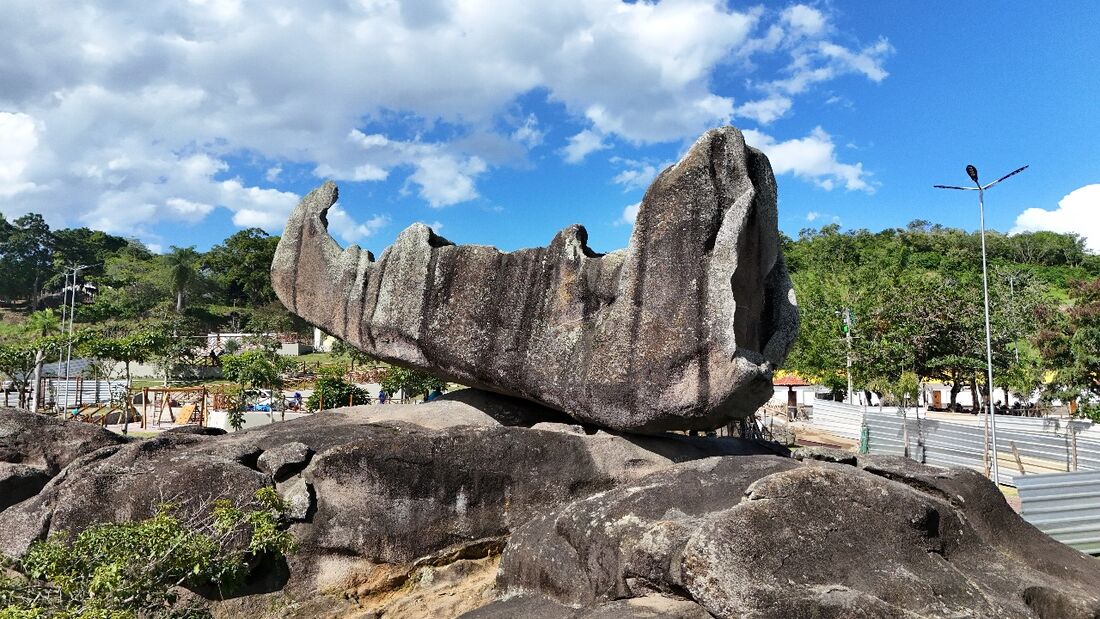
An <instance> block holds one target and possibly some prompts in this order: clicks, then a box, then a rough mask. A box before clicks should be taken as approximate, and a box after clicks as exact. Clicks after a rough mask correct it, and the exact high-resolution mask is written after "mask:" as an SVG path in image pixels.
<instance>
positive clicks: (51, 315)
mask: <svg viewBox="0 0 1100 619" xmlns="http://www.w3.org/2000/svg"><path fill="white" fill-rule="evenodd" d="M24 329H26V331H27V333H28V334H29V335H30V336H31V337H33V338H34V340H35V351H34V382H33V383H32V385H34V387H33V391H31V412H35V411H37V410H38V405H39V403H40V402H41V399H40V398H39V397H38V394H39V389H38V383H39V381H41V380H42V363H43V362H45V361H46V350H47V347H48V346H49V341H48V340H47V338H48V337H49V336H51V335H53V334H54V333H57V332H58V331H60V330H61V319H60V318H58V316H57V314H56V313H55V312H54V311H53V310H52V309H44V310H42V311H39V312H33V313H31V315H30V316H28V317H27V322H26V325H25V326H24Z"/></svg>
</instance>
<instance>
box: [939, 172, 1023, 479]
mask: <svg viewBox="0 0 1100 619" xmlns="http://www.w3.org/2000/svg"><path fill="white" fill-rule="evenodd" d="M1026 169H1027V166H1024V167H1022V168H1017V169H1015V170H1013V171H1011V172H1009V173H1008V174H1005V175H1004V176H1002V177H1001V178H998V179H997V180H995V181H993V182H992V183H989V184H988V185H982V184H981V183H979V182H978V168H975V167H974V166H973V165H968V166H966V174H967V176H969V177H970V180H972V181H974V186H973V187H958V186H955V185H932V187H934V188H936V189H958V190H961V191H975V190H976V191H977V192H978V213H979V216H980V218H981V229H982V292H984V293H985V363H986V370H987V371H988V374H987V379H988V381H989V382H988V383H987V387H988V388H989V392H988V394H987V395H986V404H987V405H988V410H989V413H988V414H989V433H990V435H991V437H992V439H993V483H995V484H998V485H1000V483H1001V477H1000V470H999V468H998V466H997V415H996V413H995V412H994V411H993V338H992V336H991V335H990V327H989V269H988V267H987V266H986V257H985V191H986V190H987V189H989V188H990V187H992V186H994V185H996V184H997V183H999V182H1001V181H1003V180H1005V179H1006V178H1008V177H1010V176H1013V175H1016V174H1019V173H1020V172H1023V171H1024V170H1026ZM975 395H977V394H975Z"/></svg>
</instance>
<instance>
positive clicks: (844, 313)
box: [836, 308, 855, 404]
mask: <svg viewBox="0 0 1100 619" xmlns="http://www.w3.org/2000/svg"><path fill="white" fill-rule="evenodd" d="M836 313H837V316H839V317H842V318H843V319H844V327H842V329H843V330H844V341H845V344H846V345H847V351H846V352H845V355H844V356H845V365H846V366H847V368H848V369H847V372H848V398H847V400H848V404H853V400H854V399H855V396H854V394H855V390H854V389H853V388H851V309H850V308H843V309H840V310H837V312H836Z"/></svg>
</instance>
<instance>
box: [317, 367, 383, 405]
mask: <svg viewBox="0 0 1100 619" xmlns="http://www.w3.org/2000/svg"><path fill="white" fill-rule="evenodd" d="M360 404H370V394H369V393H368V392H367V390H366V389H362V388H360V387H358V386H356V385H353V384H351V383H349V382H348V381H346V380H344V376H343V373H342V372H341V370H339V369H338V368H324V369H323V370H321V375H320V377H318V379H317V382H316V383H315V384H314V386H313V393H311V394H310V395H309V397H308V398H306V410H311V411H318V410H321V409H332V408H343V407H345V406H358V405H360Z"/></svg>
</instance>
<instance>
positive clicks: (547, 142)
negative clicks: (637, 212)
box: [0, 0, 1100, 253]
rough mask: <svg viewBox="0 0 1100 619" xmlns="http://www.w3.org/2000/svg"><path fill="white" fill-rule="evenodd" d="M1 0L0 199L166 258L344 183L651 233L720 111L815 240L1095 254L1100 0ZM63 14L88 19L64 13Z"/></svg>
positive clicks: (544, 220)
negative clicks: (661, 174)
mask: <svg viewBox="0 0 1100 619" xmlns="http://www.w3.org/2000/svg"><path fill="white" fill-rule="evenodd" d="M298 4H299V3H293V2H289V1H281V0H268V1H265V2H249V1H246V0H191V1H189V2H178V3H148V2H143V1H139V0H114V1H112V2H106V1H105V0H104V1H102V2H92V1H89V2H85V3H82V4H81V5H79V6H78V7H77V8H74V5H72V4H70V3H62V2H57V1H52V0H6V1H5V2H4V3H3V5H2V6H0V212H2V213H4V214H5V215H6V216H7V217H9V218H13V217H15V216H18V215H19V214H21V213H24V212H27V211H36V212H41V213H44V214H45V215H46V216H47V218H48V220H49V221H50V223H51V225H54V226H78V225H87V226H90V227H93V228H98V229H104V230H107V231H109V232H112V233H115V234H122V235H125V236H134V237H137V238H139V239H141V240H142V241H144V242H146V243H147V244H149V245H150V246H151V247H153V248H154V249H160V250H164V249H167V248H168V247H169V246H171V245H178V246H188V245H195V246H198V247H199V248H200V249H206V248H208V247H209V246H210V245H212V244H214V243H216V242H218V241H220V240H221V239H223V238H224V237H226V236H228V235H229V234H231V233H232V232H234V231H235V230H238V229H240V228H242V227H249V226H260V227H264V228H266V229H268V230H269V231H271V232H275V233H277V232H278V231H279V230H280V229H281V227H282V223H283V221H284V220H285V217H286V215H287V213H288V212H289V210H290V209H291V208H292V207H293V205H294V204H295V203H296V202H297V199H298V198H299V197H300V196H301V195H304V194H305V193H306V192H308V191H309V189H310V188H312V187H313V186H316V185H318V184H319V183H320V182H321V181H322V180H323V179H325V178H332V179H334V180H336V181H337V182H338V183H339V185H340V187H341V200H340V204H339V208H338V209H336V210H335V212H334V213H333V214H332V216H331V217H330V221H331V228H332V232H333V234H334V236H335V237H336V238H337V239H338V240H340V241H341V242H343V243H351V242H355V243H358V244H360V245H361V246H363V247H366V248H369V249H371V250H373V251H375V252H376V253H378V252H380V251H381V250H382V249H383V248H384V247H385V246H386V245H388V244H389V243H390V242H391V241H392V240H393V238H394V237H395V236H396V235H397V234H398V233H399V232H400V231H401V230H402V229H403V228H404V227H406V226H407V225H409V224H411V223H414V222H417V221H421V222H425V223H428V224H429V225H432V226H433V227H435V228H436V229H437V231H438V232H439V233H441V234H442V235H444V236H446V237H448V238H450V239H451V240H452V241H455V242H459V243H480V244H491V245H496V246H498V247H501V248H504V249H517V248H520V247H527V246H534V245H542V244H545V243H546V242H547V241H548V240H549V239H550V238H551V237H552V236H553V235H554V233H555V232H556V231H557V230H559V229H561V228H563V227H565V226H567V225H569V224H572V223H583V224H584V225H585V226H586V227H587V228H588V230H589V233H590V244H591V245H592V246H593V247H594V248H595V249H597V250H601V251H607V250H612V249H615V248H618V247H622V246H624V245H625V244H626V242H627V240H628V238H629V235H630V231H631V223H630V213H631V209H630V206H631V205H634V204H637V202H638V201H639V200H640V199H641V196H642V193H643V191H644V189H645V186H646V185H647V184H648V181H649V180H650V179H651V178H652V177H653V175H654V174H655V173H656V172H657V171H658V170H660V169H661V168H662V167H664V166H666V165H668V164H669V163H671V162H673V161H675V160H676V159H677V158H678V156H679V155H680V154H681V153H682V152H683V151H684V149H685V148H686V147H687V145H689V144H690V143H691V142H692V141H693V140H694V139H695V138H696V137H697V136H698V135H699V134H701V133H702V132H703V131H705V130H706V129H707V128H709V127H713V126H718V125H722V124H734V125H735V126H738V127H740V128H741V129H743V130H744V131H745V132H746V136H747V138H748V140H749V142H750V143H751V144H754V145H756V146H758V147H760V148H762V149H763V150H764V151H765V152H766V153H768V155H769V157H770V158H771V159H772V162H773V166H774V167H775V168H776V170H777V172H778V175H777V180H778V182H779V192H780V205H779V206H780V226H781V228H782V229H783V230H784V231H785V232H787V233H788V234H790V235H792V236H793V235H796V234H797V233H798V231H799V230H800V229H802V228H805V227H818V226H821V225H824V224H827V223H830V222H834V221H835V222H838V223H840V224H841V226H842V227H844V228H846V229H850V228H868V229H871V230H878V229H882V228H884V227H891V226H904V225H905V224H906V223H908V222H909V221H911V220H913V219H917V218H921V219H927V220H931V221H933V222H937V223H942V224H945V225H950V226H958V227H962V228H967V229H975V228H976V227H977V208H976V205H975V204H974V202H975V196H974V195H973V194H970V193H963V192H942V191H936V190H933V189H932V188H931V185H932V184H934V183H959V184H962V183H965V182H966V180H967V179H966V176H965V173H964V172H963V168H964V166H965V165H966V164H967V163H974V164H975V165H977V166H978V167H979V169H980V170H981V171H982V174H983V178H985V179H989V180H991V179H992V178H994V177H995V176H999V175H1000V174H1003V173H1005V172H1008V171H1010V170H1012V169H1014V168H1015V167H1018V166H1020V165H1023V164H1030V165H1031V168H1030V169H1029V170H1028V171H1027V172H1025V173H1024V174H1022V175H1020V176H1018V177H1016V178H1013V179H1012V180H1011V181H1009V182H1006V183H1005V184H1004V185H1002V186H998V188H997V189H995V190H994V191H992V192H991V193H990V196H989V200H988V207H989V214H988V223H989V225H990V227H993V228H996V229H999V230H1005V231H1007V230H1024V229H1052V230H1056V231H1060V232H1068V231H1076V232H1079V233H1081V234H1083V235H1086V237H1087V238H1088V239H1089V244H1090V247H1092V248H1094V249H1100V214H1098V213H1100V139H1098V138H1100V114H1098V110H1100V37H1098V36H1097V34H1098V33H1100V31H1098V29H1097V27H1098V24H1100V22H1098V19H1097V14H1098V13H1097V6H1096V4H1095V3H1094V2H1085V1H1079V2H1078V1H1063V2H1058V3H1023V2H973V3H959V4H958V5H949V4H947V3H936V4H931V3H926V2H922V3H918V2H820V3H806V4H768V5H755V4H748V3H723V2H712V1H710V0H675V1H670V2H662V3H660V4H649V3H631V4H624V3H620V2H618V1H617V0H588V1H583V2H582V1H580V0H560V1H556V2H543V3H531V2H514V3H513V2H501V1H493V2H490V1H487V0H486V1H482V2H478V1H474V0H467V1H464V2H437V1H435V0H416V1H406V2H403V3H402V2H395V1H389V0H328V1H325V2H317V3H311V4H310V7H309V9H308V10H306V9H302V8H298ZM61 13H64V14H65V19H58V15H59V14H61Z"/></svg>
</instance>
